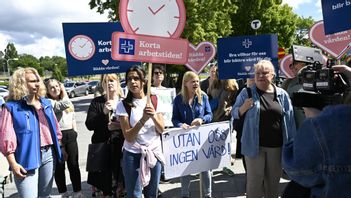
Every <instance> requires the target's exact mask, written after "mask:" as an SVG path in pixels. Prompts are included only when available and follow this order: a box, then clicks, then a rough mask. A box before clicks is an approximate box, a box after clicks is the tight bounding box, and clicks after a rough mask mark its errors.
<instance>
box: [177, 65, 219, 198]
mask: <svg viewBox="0 0 351 198" xmlns="http://www.w3.org/2000/svg"><path fill="white" fill-rule="evenodd" d="M211 120H212V112H211V107H210V104H209V101H208V96H207V95H206V94H205V93H204V92H203V91H201V89H200V84H199V76H198V75H197V74H195V73H194V72H192V71H188V72H186V73H185V74H184V77H183V82H182V88H181V92H180V94H179V95H177V96H176V98H175V99H174V103H173V115H172V122H173V125H174V126H175V127H181V128H183V129H185V130H187V129H189V128H191V127H192V126H200V125H202V124H204V123H209V122H211ZM201 174H202V178H203V181H202V182H203V185H204V193H205V197H206V198H208V197H211V193H212V184H211V182H212V181H211V180H212V179H211V172H210V171H205V172H202V173H201ZM180 182H181V185H182V189H181V191H182V192H181V193H182V197H189V186H190V175H187V176H183V177H181V178H180Z"/></svg>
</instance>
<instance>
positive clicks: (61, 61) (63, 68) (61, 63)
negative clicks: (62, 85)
mask: <svg viewBox="0 0 351 198" xmlns="http://www.w3.org/2000/svg"><path fill="white" fill-rule="evenodd" d="M52 60H53V61H54V63H55V64H56V66H57V68H58V69H59V70H60V72H61V74H62V75H63V76H68V73H67V61H66V59H65V58H63V57H61V56H53V57H52Z"/></svg>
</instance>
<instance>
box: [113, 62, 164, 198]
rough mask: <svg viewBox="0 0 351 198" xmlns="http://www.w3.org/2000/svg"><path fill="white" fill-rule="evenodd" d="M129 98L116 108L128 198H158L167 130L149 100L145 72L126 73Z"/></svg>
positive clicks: (138, 70)
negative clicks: (164, 135)
mask: <svg viewBox="0 0 351 198" xmlns="http://www.w3.org/2000/svg"><path fill="white" fill-rule="evenodd" d="M126 81H127V87H128V94H127V97H126V98H125V99H124V100H123V101H122V102H120V103H118V105H117V111H116V115H117V116H118V118H119V120H120V123H121V128H122V131H123V135H124V137H125V141H124V144H123V148H124V150H123V162H122V169H123V174H124V180H125V184H126V190H127V197H128V198H141V197H142V190H143V189H144V197H145V198H155V197H157V189H158V184H159V182H160V176H161V163H162V164H163V163H164V157H163V154H162V148H161V138H160V134H161V133H162V132H163V130H164V121H163V116H162V114H161V113H159V112H158V110H157V98H156V97H155V96H151V102H150V103H152V104H150V103H148V101H147V97H146V90H145V86H146V79H145V71H144V70H143V69H142V68H140V67H138V66H134V67H131V68H130V69H128V70H127V72H126Z"/></svg>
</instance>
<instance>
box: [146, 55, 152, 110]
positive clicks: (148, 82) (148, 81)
mask: <svg viewBox="0 0 351 198" xmlns="http://www.w3.org/2000/svg"><path fill="white" fill-rule="evenodd" d="M151 80H152V63H150V62H149V64H148V75H147V104H150V103H151V98H150V95H151Z"/></svg>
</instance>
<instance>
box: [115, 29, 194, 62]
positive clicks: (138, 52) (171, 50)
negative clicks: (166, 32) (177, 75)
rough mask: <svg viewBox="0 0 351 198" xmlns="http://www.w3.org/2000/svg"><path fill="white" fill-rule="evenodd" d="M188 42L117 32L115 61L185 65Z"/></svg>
mask: <svg viewBox="0 0 351 198" xmlns="http://www.w3.org/2000/svg"><path fill="white" fill-rule="evenodd" d="M188 43H189V42H188V41H187V40H185V39H171V38H162V37H153V36H145V35H135V34H126V33H122V32H115V33H113V34H112V58H113V59H114V60H126V61H141V62H151V63H167V64H185V63H186V62H187V58H188V57H187V56H188Z"/></svg>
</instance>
